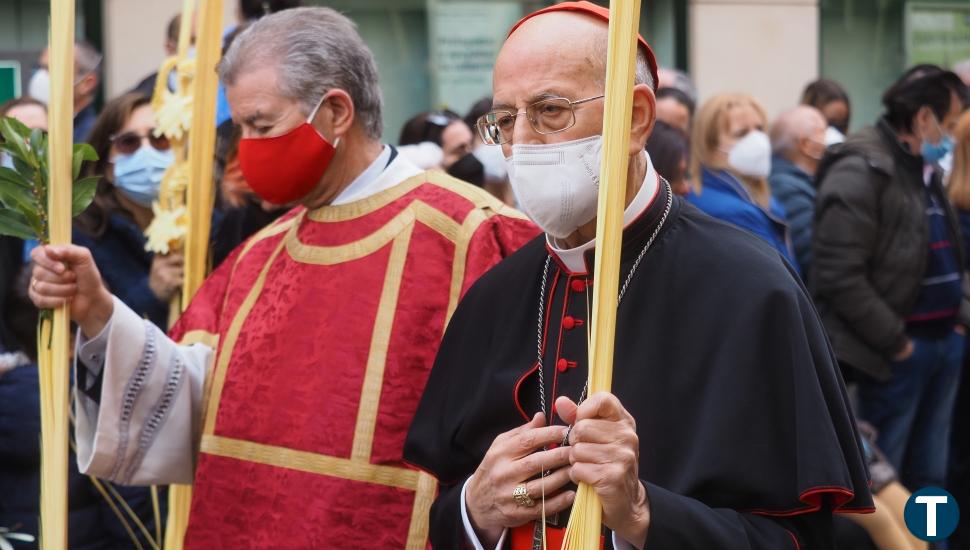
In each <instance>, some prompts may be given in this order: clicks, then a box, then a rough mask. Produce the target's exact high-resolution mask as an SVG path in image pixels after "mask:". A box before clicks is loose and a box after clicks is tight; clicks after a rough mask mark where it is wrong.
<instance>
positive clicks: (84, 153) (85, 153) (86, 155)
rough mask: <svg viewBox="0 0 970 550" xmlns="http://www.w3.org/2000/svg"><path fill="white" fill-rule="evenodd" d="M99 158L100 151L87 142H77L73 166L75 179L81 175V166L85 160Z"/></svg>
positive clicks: (90, 160)
mask: <svg viewBox="0 0 970 550" xmlns="http://www.w3.org/2000/svg"><path fill="white" fill-rule="evenodd" d="M96 160H98V153H97V152H96V151H95V150H94V147H91V146H90V145H88V144H87V143H77V144H75V145H74V161H73V165H72V168H73V170H74V179H77V178H78V176H80V175H81V166H82V165H83V164H84V163H85V162H93V161H96Z"/></svg>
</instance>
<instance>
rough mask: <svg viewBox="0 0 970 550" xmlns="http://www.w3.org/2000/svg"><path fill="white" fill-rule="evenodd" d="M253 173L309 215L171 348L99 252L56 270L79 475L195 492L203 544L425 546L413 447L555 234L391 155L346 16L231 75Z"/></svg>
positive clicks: (234, 64) (79, 253)
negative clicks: (476, 286) (73, 382)
mask: <svg viewBox="0 0 970 550" xmlns="http://www.w3.org/2000/svg"><path fill="white" fill-rule="evenodd" d="M219 72H220V76H221V78H222V81H223V82H224V83H225V84H226V88H227V92H228V95H229V99H230V103H231V105H232V111H233V118H234V119H235V120H236V122H237V123H238V124H239V125H240V126H241V128H242V140H241V142H240V144H239V156H240V164H241V167H242V170H243V174H244V176H245V178H246V180H247V182H248V183H249V184H250V186H251V187H252V188H253V190H254V191H255V192H256V193H257V194H259V195H260V196H261V197H262V198H263V199H264V200H266V201H269V202H273V203H276V204H291V205H295V207H294V208H293V209H292V210H291V211H290V212H289V213H288V214H286V215H284V216H283V217H282V218H280V219H279V220H278V221H277V222H275V223H273V224H272V225H270V226H268V227H267V228H266V229H265V230H263V231H262V232H260V233H258V234H256V235H255V236H254V237H252V238H251V239H250V240H249V241H247V242H246V243H245V244H244V245H243V246H242V247H240V248H239V249H237V250H236V251H235V252H233V254H232V255H230V257H229V258H228V259H227V260H226V261H225V262H223V264H222V265H221V266H220V267H219V268H218V269H217V270H216V271H215V272H214V273H213V274H212V275H211V276H210V277H209V279H208V280H207V281H206V283H205V284H204V285H203V287H202V288H201V289H200V290H199V292H198V294H196V296H195V298H194V299H193V300H192V302H191V304H190V306H189V308H188V309H187V310H186V312H185V314H184V315H183V317H182V318H181V319H180V320H179V321H178V323H177V324H176V326H175V327H173V329H172V331H171V332H170V336H166V335H165V334H164V333H162V332H160V331H159V330H158V329H156V328H154V326H153V325H151V324H150V323H147V322H145V321H142V320H141V319H139V318H138V316H137V315H135V314H134V313H133V312H132V311H131V310H129V309H128V308H127V307H126V306H125V305H124V304H123V303H122V302H120V301H118V300H117V299H116V298H113V297H112V296H111V295H110V294H109V293H108V290H107V289H106V288H105V287H104V285H103V283H102V282H101V278H100V276H99V274H98V272H97V269H96V268H95V266H94V263H93V262H92V261H91V256H90V253H89V252H88V251H87V250H85V249H82V248H78V247H73V246H64V247H43V248H39V249H37V250H36V251H35V252H34V255H33V256H34V261H35V263H36V265H37V267H36V268H35V270H34V279H33V282H32V288H31V298H32V299H33V300H34V302H35V303H36V304H38V305H39V306H40V307H49V306H50V305H51V304H54V303H61V302H62V301H63V300H64V299H70V300H71V304H72V307H71V314H72V318H73V319H74V320H75V321H76V322H77V323H78V325H79V327H80V334H79V337H78V350H77V354H76V357H77V358H78V363H77V366H76V369H77V379H78V388H79V391H78V392H77V440H78V461H79V463H80V466H81V469H82V470H83V471H85V472H86V473H89V474H92V475H96V476H98V477H102V478H107V479H110V480H112V481H115V482H119V483H124V484H151V483H158V484H168V483H191V482H193V480H194V484H195V489H194V495H193V502H192V509H191V514H190V520H189V526H188V532H187V534H186V540H185V546H186V548H246V547H277V548H279V547H286V548H321V547H325V548H408V549H422V550H423V549H424V548H425V547H426V538H427V530H428V511H429V509H430V506H431V502H432V500H433V498H434V492H435V481H434V479H433V478H432V477H431V475H429V474H427V473H424V472H421V471H419V470H417V469H415V468H413V467H410V466H408V465H407V464H406V463H405V462H404V461H403V460H402V453H403V451H402V446H403V444H404V438H405V434H406V431H407V429H408V426H409V425H410V423H411V417H412V416H413V414H414V410H415V409H416V408H417V405H418V399H419V397H420V395H421V389H422V388H423V387H424V384H425V380H426V378H427V376H428V372H429V371H430V368H431V363H432V360H433V358H434V354H435V352H436V350H437V348H438V342H439V340H440V338H441V335H442V333H443V332H444V327H445V325H446V324H447V322H448V320H449V318H450V317H451V314H452V312H453V311H454V309H455V307H456V305H457V303H458V300H459V298H460V297H461V295H462V294H463V293H464V291H465V290H466V289H468V287H469V286H470V285H471V284H472V283H473V282H474V281H475V279H477V278H478V277H479V276H480V275H481V274H482V273H484V272H485V271H486V270H487V269H489V268H490V267H491V266H492V265H494V264H495V263H497V262H498V261H499V260H501V259H502V258H503V257H504V256H506V255H507V254H509V253H511V252H512V251H513V250H515V249H516V248H518V247H519V245H521V244H522V243H523V242H525V241H526V240H528V239H530V238H532V237H533V236H535V234H536V233H537V231H536V229H535V228H534V226H532V224H531V223H529V222H528V221H526V220H525V219H524V218H523V217H522V216H521V215H519V214H518V213H516V212H514V211H512V210H509V209H508V208H506V207H505V206H503V205H502V204H501V203H499V202H498V201H497V200H495V199H493V198H492V197H491V196H489V195H488V194H487V193H485V192H484V191H482V190H479V189H477V188H474V187H472V186H469V185H467V184H465V183H463V182H460V181H458V180H455V179H453V178H451V177H449V176H447V175H445V174H443V173H439V172H422V171H420V170H418V169H417V168H415V167H414V166H413V165H411V164H410V163H409V162H408V161H407V160H405V159H404V158H403V157H402V156H401V155H398V154H397V152H396V151H395V150H394V148H392V147H389V146H387V145H383V144H381V142H380V136H381V94H380V90H379V89H378V86H377V68H376V65H375V63H374V59H373V57H372V55H371V53H370V51H368V49H367V47H366V46H365V45H364V43H363V41H362V40H361V38H360V36H359V35H358V34H357V31H356V29H355V27H354V25H353V23H352V22H351V21H350V20H348V19H347V18H346V17H344V16H342V15H340V14H339V13H337V12H336V11H334V10H332V9H329V8H298V9H292V10H287V11H283V12H280V13H277V14H274V15H270V16H267V17H265V18H263V19H260V20H259V21H257V22H256V23H254V24H253V25H252V26H251V27H250V28H249V29H248V30H246V31H245V32H243V33H242V34H240V35H239V37H238V38H237V39H236V40H235V41H234V42H233V44H232V46H231V47H230V49H229V51H228V52H227V53H226V56H225V58H224V59H223V61H222V63H221V64H220V66H219Z"/></svg>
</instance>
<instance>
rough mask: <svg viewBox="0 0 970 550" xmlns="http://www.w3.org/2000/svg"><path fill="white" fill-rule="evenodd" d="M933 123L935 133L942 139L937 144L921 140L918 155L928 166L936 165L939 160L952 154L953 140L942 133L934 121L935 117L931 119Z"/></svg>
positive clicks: (941, 129) (937, 123) (938, 124)
mask: <svg viewBox="0 0 970 550" xmlns="http://www.w3.org/2000/svg"><path fill="white" fill-rule="evenodd" d="M933 122H934V123H935V124H936V129H937V131H939V132H940V135H941V136H943V137H942V138H940V141H939V143H935V144H934V143H930V142H929V141H927V140H926V139H923V145H922V146H921V147H920V154H922V155H923V160H925V161H926V162H927V163H929V164H937V163H939V162H940V159H942V158H943V157H945V156H947V155H949V154H950V153H952V152H953V138H952V137H950V136H948V135H946V134H945V133H944V132H943V128H940V123H939V122H937V121H936V117H935V116H934V117H933Z"/></svg>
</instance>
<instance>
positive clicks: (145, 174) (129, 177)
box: [114, 145, 175, 208]
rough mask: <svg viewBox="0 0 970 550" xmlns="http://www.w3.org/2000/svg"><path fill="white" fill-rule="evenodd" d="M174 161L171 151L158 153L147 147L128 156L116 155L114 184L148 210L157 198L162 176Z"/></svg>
mask: <svg viewBox="0 0 970 550" xmlns="http://www.w3.org/2000/svg"><path fill="white" fill-rule="evenodd" d="M174 160H175V155H174V154H173V153H172V151H171V150H168V151H159V150H158V149H155V148H154V147H150V146H147V145H143V146H142V147H141V148H140V149H138V150H137V151H135V152H134V153H132V154H130V155H118V157H117V158H115V161H114V176H115V180H114V184H115V186H116V187H118V189H120V190H121V192H122V193H123V194H124V195H125V196H126V197H128V198H129V199H131V200H132V201H134V202H135V203H136V204H138V205H140V206H144V207H145V208H150V207H151V205H152V202H153V201H154V200H156V199H157V198H158V189H159V187H160V186H161V184H162V176H164V175H165V170H167V169H168V167H169V166H171V165H172V162H173V161H174Z"/></svg>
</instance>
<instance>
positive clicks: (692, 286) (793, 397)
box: [405, 189, 872, 550]
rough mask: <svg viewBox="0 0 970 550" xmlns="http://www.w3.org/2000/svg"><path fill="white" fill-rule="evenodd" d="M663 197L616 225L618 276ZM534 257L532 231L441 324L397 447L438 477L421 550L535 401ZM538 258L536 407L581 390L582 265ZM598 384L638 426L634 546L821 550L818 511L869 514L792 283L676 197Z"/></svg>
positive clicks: (824, 541)
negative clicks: (607, 387)
mask: <svg viewBox="0 0 970 550" xmlns="http://www.w3.org/2000/svg"><path fill="white" fill-rule="evenodd" d="M667 192H668V191H667V190H666V189H662V190H661V191H660V195H659V196H658V197H657V198H656V199H655V200H654V201H653V203H652V204H651V206H650V207H648V208H647V210H646V211H645V212H644V213H643V214H641V215H640V216H639V217H638V218H637V219H636V220H635V221H633V222H632V223H631V224H630V225H629V226H628V227H627V228H626V229H625V231H624V243H623V254H622V261H621V268H620V275H621V278H620V283H621V286H622V283H623V280H624V279H625V278H626V275H627V273H628V272H629V271H630V268H631V266H632V265H633V262H634V260H635V259H636V257H637V255H638V254H639V253H640V251H641V250H642V249H643V247H644V245H645V243H646V242H647V240H648V239H649V237H650V235H651V234H652V233H653V231H654V229H655V228H656V226H657V224H658V222H659V220H660V217H661V215H662V212H663V210H664V206H665V203H666V193H667ZM547 254H548V249H547V246H546V244H545V240H544V237H542V236H540V237H539V238H537V239H536V240H534V241H532V242H530V243H529V244H527V245H526V246H524V247H523V248H522V249H521V250H519V251H518V252H517V253H515V254H513V255H512V256H510V257H509V258H507V259H506V260H505V261H503V262H502V263H501V264H499V265H498V266H496V267H495V268H494V269H492V270H491V271H490V272H488V273H487V274H485V275H484V276H483V277H482V278H481V279H480V280H479V281H478V282H477V283H476V284H475V285H474V286H473V287H472V288H471V289H470V290H469V291H468V293H467V295H466V296H465V298H464V299H463V300H462V302H461V303H460V304H459V306H458V308H457V310H456V311H455V314H454V317H453V318H452V320H451V323H450V325H449V326H448V329H447V331H446V334H445V337H444V340H443V342H442V345H441V348H440V350H439V352H438V357H437V360H436V362H435V365H434V369H433V371H432V373H431V377H430V379H429V381H428V385H427V389H426V390H425V393H424V397H423V399H422V401H421V404H420V406H419V408H418V411H417V415H416V416H415V419H414V422H413V424H412V426H411V430H410V433H409V435H408V439H407V443H406V446H405V458H406V460H408V461H409V462H410V463H412V464H414V465H416V466H418V467H420V468H422V469H425V470H428V471H430V472H432V473H434V474H435V475H436V476H437V477H438V479H439V480H440V482H441V487H440V493H439V495H438V498H437V500H436V501H435V503H434V505H433V507H432V510H431V527H430V529H431V540H432V544H433V545H434V547H435V548H443V549H444V548H447V549H451V548H459V547H462V546H464V544H463V539H464V530H463V527H462V521H461V515H460V507H459V504H460V502H459V499H460V493H461V488H462V485H463V484H464V482H465V481H466V480H467V479H468V477H469V476H471V474H472V473H474V471H475V469H476V468H477V466H478V464H479V463H480V462H481V460H482V458H483V457H484V455H485V452H486V451H487V450H488V448H489V446H490V445H491V443H492V441H493V440H494V439H495V437H496V436H497V435H499V434H500V433H502V432H505V431H508V430H510V429H512V428H515V427H517V426H520V425H522V424H524V423H525V422H527V421H528V420H529V419H530V418H531V417H532V415H534V414H535V413H536V412H537V411H539V410H540V400H539V383H538V376H537V366H538V362H537V350H536V348H537V339H538V336H537V330H538V311H539V292H540V280H541V279H542V273H543V267H544V264H545V261H546V257H547ZM553 258H554V260H553V261H552V262H551V263H550V267H549V272H548V278H547V290H546V296H547V303H546V307H545V309H546V312H547V315H546V319H545V323H544V324H545V326H546V334H545V336H544V338H543V339H544V343H543V347H544V352H543V354H544V355H543V363H544V371H543V372H544V375H545V376H544V377H545V387H546V393H547V396H546V402H547V404H548V405H549V406H551V405H552V403H553V401H554V398H555V397H556V396H559V395H566V396H568V397H570V398H571V399H573V400H574V401H575V400H576V399H577V398H578V397H579V396H580V394H581V393H582V388H583V386H584V384H585V379H586V375H587V330H586V329H587V326H586V324H587V321H588V320H587V315H588V313H587V311H588V308H587V299H588V296H589V295H590V294H591V293H590V292H588V287H589V285H590V282H589V279H588V276H587V274H585V273H582V274H572V273H570V272H569V271H568V270H567V269H566V268H565V266H564V265H562V264H561V263H560V261H559V260H558V259H557V258H556V257H555V256H553ZM586 264H587V265H588V266H592V265H593V260H592V253H587V256H586ZM590 271H591V270H590ZM613 393H614V394H615V395H616V396H617V397H618V398H619V400H620V402H621V403H622V404H623V406H624V407H626V409H627V410H628V411H629V412H630V413H631V414H632V415H633V417H634V418H635V419H636V423H637V434H638V436H639V440H640V468H639V476H640V479H641V480H642V482H643V483H644V486H645V487H646V489H647V494H648V498H649V500H650V506H651V525H650V529H649V532H648V534H647V548H662V549H676V550H681V549H688V548H697V549H705V550H710V549H732V548H764V549H771V550H776V549H780V548H795V547H799V546H800V547H801V548H829V547H831V546H832V545H833V542H832V535H831V521H832V512H833V511H867V510H871V508H872V499H871V496H870V494H869V490H868V474H867V472H866V469H865V465H864V463H863V461H862V458H861V452H860V447H859V439H858V436H857V434H856V430H855V425H854V423H853V419H852V414H851V412H850V408H849V404H848V399H847V397H846V393H845V387H844V384H843V382H842V379H841V376H840V375H839V374H838V370H837V367H836V360H835V357H834V355H833V352H832V349H831V347H830V346H829V343H828V341H827V339H826V337H825V334H824V332H823V329H822V325H821V323H820V322H819V319H818V315H817V314H816V312H815V308H814V306H813V305H812V303H811V301H810V300H809V298H808V296H807V294H806V291H805V289H804V287H803V286H802V285H801V283H800V282H799V281H798V279H797V276H796V275H794V274H793V271H792V269H791V268H790V267H789V266H788V265H787V264H786V263H785V262H784V261H783V260H782V259H781V257H780V256H779V255H778V253H777V252H776V251H775V250H773V249H772V248H771V247H769V246H768V245H767V244H765V243H763V242H762V241H761V240H759V239H758V238H757V237H754V236H753V235H750V234H748V233H747V232H744V231H742V230H740V229H737V228H735V227H733V226H729V225H727V224H724V223H722V222H719V221H717V220H714V219H713V218H710V217H708V216H707V215H705V214H703V213H701V212H699V211H698V210H696V209H695V208H693V207H692V206H690V205H689V204H687V203H686V202H684V201H682V200H681V199H679V198H677V197H674V199H673V204H672V208H671V211H670V214H669V217H668V219H667V221H666V223H665V224H664V226H663V228H662V230H661V232H660V234H659V236H658V238H657V240H656V242H655V243H654V245H653V247H652V248H651V249H650V250H649V252H648V253H647V254H646V256H645V257H644V259H643V262H642V264H641V265H640V267H639V268H638V269H637V271H636V273H635V274H634V277H633V280H632V282H631V283H630V285H629V288H628V291H627V294H626V296H625V297H624V298H623V300H622V302H621V303H620V306H619V309H618V313H617V329H616V352H615V359H614V374H613ZM557 420H558V418H557ZM560 422H561V421H560ZM796 540H797V543H796ZM607 541H608V542H607V546H609V545H610V543H609V537H607Z"/></svg>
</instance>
